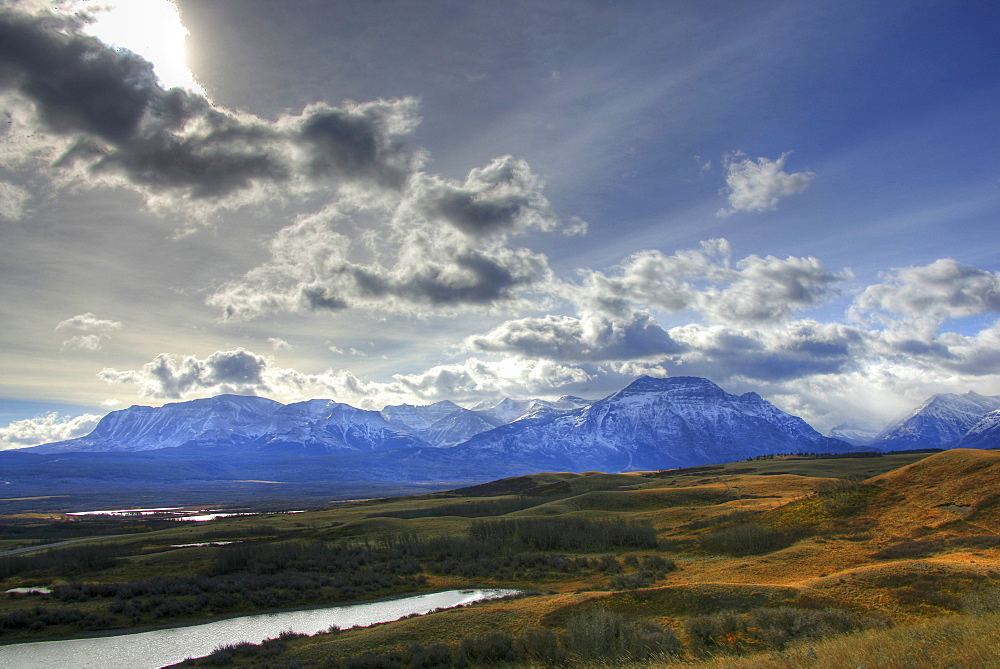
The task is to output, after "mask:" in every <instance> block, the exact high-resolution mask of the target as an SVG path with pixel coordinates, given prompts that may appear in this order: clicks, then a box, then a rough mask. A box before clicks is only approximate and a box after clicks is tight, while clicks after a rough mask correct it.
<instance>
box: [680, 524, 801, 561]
mask: <svg viewBox="0 0 1000 669" xmlns="http://www.w3.org/2000/svg"><path fill="white" fill-rule="evenodd" d="M698 541H699V543H700V544H701V547H702V548H703V549H705V550H706V551H708V552H710V553H724V554H727V555H734V556H742V555H759V554H761V553H770V552H771V551H776V550H778V549H780V548H785V547H786V546H788V545H789V544H790V543H791V542H790V541H789V539H788V538H787V537H786V536H785V535H783V534H781V533H780V532H775V531H774V530H770V529H768V528H766V527H764V526H763V525H760V524H758V523H741V524H739V525H730V526H729V527H724V528H721V529H718V530H714V531H712V532H707V533H705V534H702V535H701V536H699V537H698Z"/></svg>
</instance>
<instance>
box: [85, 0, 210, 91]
mask: <svg viewBox="0 0 1000 669" xmlns="http://www.w3.org/2000/svg"><path fill="white" fill-rule="evenodd" d="M78 7H81V8H85V9H87V10H89V11H90V12H93V15H94V21H93V22H92V23H90V24H89V25H87V27H86V28H85V31H86V32H87V34H89V35H92V36H94V37H96V38H97V39H99V40H101V41H102V42H104V43H105V44H108V45H111V46H116V47H120V48H123V49H128V50H129V51H132V52H134V53H137V54H139V55H140V56H142V57H143V58H145V59H146V60H148V61H149V62H150V63H152V64H153V71H154V72H155V73H156V76H157V78H158V79H159V80H160V83H161V84H162V85H163V87H164V88H174V87H180V88H184V89H187V90H189V91H193V92H195V93H199V94H201V95H205V89H204V88H202V86H201V84H199V83H198V82H197V81H196V80H195V78H194V75H193V74H191V70H189V69H188V67H187V64H186V63H185V61H184V38H185V37H187V35H188V34H189V32H188V29H187V28H185V27H184V25H183V24H182V23H181V17H180V13H179V12H178V11H177V6H176V5H174V3H172V2H170V0H117V1H108V2H104V1H102V2H86V3H81V5H78Z"/></svg>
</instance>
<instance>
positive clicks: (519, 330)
mask: <svg viewBox="0 0 1000 669" xmlns="http://www.w3.org/2000/svg"><path fill="white" fill-rule="evenodd" d="M464 346H465V347H466V348H467V349H469V350H472V351H478V352H486V353H513V354H517V355H519V356H523V357H526V358H543V359H547V360H559V361H567V362H585V361H589V362H606V361H611V360H638V359H644V358H651V357H653V358H661V357H663V356H665V355H669V354H676V353H679V352H680V351H681V350H683V348H684V347H683V345H682V344H680V343H678V342H677V341H675V340H674V339H673V338H671V336H670V335H669V334H668V333H667V332H665V331H664V330H663V329H662V328H661V327H660V326H659V325H658V324H657V323H656V321H654V320H653V319H652V317H651V316H649V314H644V313H635V314H632V315H631V317H629V318H627V319H613V318H608V317H606V316H603V315H600V314H587V315H584V316H582V317H580V318H576V317H572V316H555V315H548V316H544V317H541V318H522V319H519V320H512V321H507V322H505V323H503V324H501V325H499V326H497V327H496V328H494V329H492V330H490V331H489V332H487V333H486V334H482V335H474V336H471V337H468V338H467V339H466V340H465V342H464Z"/></svg>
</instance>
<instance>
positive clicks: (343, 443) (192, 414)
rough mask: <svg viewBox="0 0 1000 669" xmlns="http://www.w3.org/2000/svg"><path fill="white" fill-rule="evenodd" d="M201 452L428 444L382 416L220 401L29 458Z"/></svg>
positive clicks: (317, 404)
mask: <svg viewBox="0 0 1000 669" xmlns="http://www.w3.org/2000/svg"><path fill="white" fill-rule="evenodd" d="M196 445H197V446H201V447H202V448H204V449H205V450H206V451H208V450H211V449H218V448H219V447H229V446H237V447H241V448H243V449H248V450H256V449H271V450H277V449H279V448H284V449H286V450H287V449H288V448H289V447H292V448H293V450H295V451H303V450H305V451H312V452H320V453H343V452H355V451H374V450H381V449H387V448H403V447H409V446H424V445H426V444H425V443H424V442H423V441H421V440H420V439H419V438H417V437H414V436H412V435H410V434H408V433H406V432H404V431H402V430H400V429H399V428H397V427H395V426H392V425H390V424H389V423H387V422H386V421H385V420H384V419H383V418H382V417H381V415H379V413H378V412H377V411H365V410H363V409H355V408H354V407H352V406H349V405H347V404H341V403H339V402H333V401H330V400H309V401H307V402H297V403H294V404H288V405H282V404H281V403H280V402H275V401H274V400H269V399H265V398H263V397H241V396H238V395H219V396H218V397H212V398H209V399H200V400H191V401H188V402H174V403H171V404H165V405H163V406H162V407H155V408H154V407H147V406H132V407H129V408H128V409H123V410H121V411H113V412H111V413H110V414H108V415H107V416H105V417H104V418H102V419H101V421H100V422H99V423H98V424H97V427H96V428H94V431H93V432H91V433H90V434H88V435H87V436H85V437H79V438H77V439H69V440H67V441H60V442H55V443H51V444H44V445H42V446H36V447H35V448H32V449H31V451H32V452H36V453H59V452H72V451H102V452H131V451H151V450H157V449H161V448H174V447H177V446H196Z"/></svg>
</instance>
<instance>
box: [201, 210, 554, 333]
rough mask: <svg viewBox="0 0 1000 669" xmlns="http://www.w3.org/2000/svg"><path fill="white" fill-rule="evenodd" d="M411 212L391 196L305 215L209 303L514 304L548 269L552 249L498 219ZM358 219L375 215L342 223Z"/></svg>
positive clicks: (420, 309)
mask: <svg viewBox="0 0 1000 669" xmlns="http://www.w3.org/2000/svg"><path fill="white" fill-rule="evenodd" d="M401 206H402V207H403V208H404V209H405V211H404V212H403V213H400V212H399V210H398V209H399V207H401ZM418 209H419V208H418ZM414 211H415V210H414V208H413V207H410V206H408V205H394V204H393V203H391V202H390V203H387V202H385V201H384V200H382V201H376V202H372V201H351V202H348V201H342V202H340V203H338V204H337V205H334V206H332V207H330V208H328V209H327V210H325V211H323V212H320V213H318V214H312V215H308V216H303V217H301V218H300V219H299V220H298V221H296V222H295V223H293V224H291V225H289V226H287V227H285V228H283V229H282V230H280V231H279V232H278V233H277V234H276V235H275V237H274V238H273V239H272V240H271V241H270V243H269V248H270V254H271V257H270V258H269V259H268V260H267V261H266V262H265V263H263V264H262V265H259V266H258V267H255V268H253V269H251V270H250V271H248V272H247V273H246V274H244V276H243V277H241V278H240V279H237V280H234V281H230V282H228V283H226V284H224V285H222V286H221V287H220V288H219V289H218V290H217V291H216V292H215V293H214V294H213V295H211V296H210V297H209V298H208V303H209V304H210V305H212V306H216V307H219V308H221V310H222V313H223V316H224V317H225V318H230V319H248V318H255V317H257V316H261V315H266V314H272V313H281V312H308V311H340V310H344V309H352V308H354V309H357V308H361V309H375V310H379V311H387V312H393V313H408V314H425V313H428V312H429V311H437V312H455V311H460V310H466V309H494V308H505V307H506V308H513V307H514V306H517V305H522V306H523V305H525V302H524V300H523V298H522V295H521V293H522V292H523V291H525V290H529V289H531V288H532V287H533V286H535V285H537V284H540V283H543V282H545V281H547V280H549V279H550V278H551V270H550V268H549V266H548V260H547V259H546V257H545V256H543V255H541V254H538V253H535V252H533V251H531V250H529V249H525V248H510V247H508V246H507V245H506V235H505V234H503V233H502V232H501V231H500V230H501V228H497V229H496V231H495V232H494V234H493V235H492V236H490V237H483V238H479V237H476V236H474V235H470V234H466V232H465V231H464V230H460V229H457V228H455V227H453V226H451V225H445V226H442V225H441V224H440V221H438V220H436V219H434V220H429V219H427V218H424V217H423V214H419V215H416V214H414ZM519 216H527V214H520V215H519ZM515 218H516V217H515ZM529 218H530V217H529ZM360 220H364V221H367V222H368V223H369V228H368V233H369V234H365V233H361V234H355V235H349V234H347V233H346V232H342V231H341V230H345V231H350V230H352V229H353V228H354V226H355V225H356V223H357V222H358V221H360ZM518 220H520V219H518ZM521 224H524V225H527V224H528V223H526V222H524V221H522V223H521ZM511 225H513V224H511ZM519 225H520V224H519ZM376 230H378V231H379V232H378V233H376V232H375V231H376ZM356 258H367V260H365V261H364V262H362V261H359V260H356Z"/></svg>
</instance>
